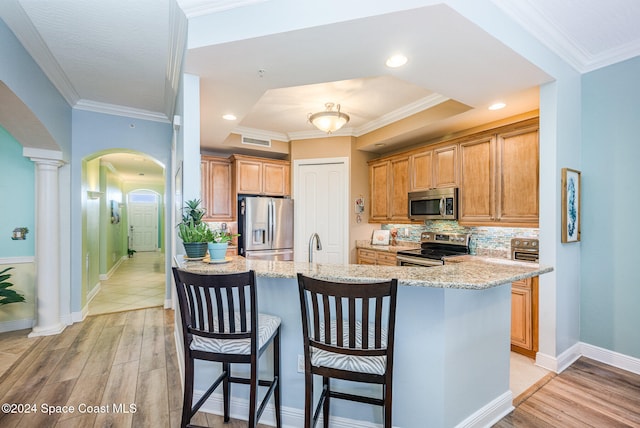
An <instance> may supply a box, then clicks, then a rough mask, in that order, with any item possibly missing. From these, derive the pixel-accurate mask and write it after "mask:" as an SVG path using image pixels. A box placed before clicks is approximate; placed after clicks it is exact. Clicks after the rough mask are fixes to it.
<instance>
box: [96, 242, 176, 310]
mask: <svg viewBox="0 0 640 428" xmlns="http://www.w3.org/2000/svg"><path fill="white" fill-rule="evenodd" d="M165 284H166V277H165V269H164V253H161V252H153V251H152V252H137V253H135V254H134V256H133V257H132V258H127V259H125V260H124V261H123V262H122V263H121V264H120V266H119V267H118V268H117V270H116V271H115V272H114V273H113V275H111V278H109V279H108V280H104V281H101V282H100V291H99V292H98V294H96V295H95V296H94V298H93V299H91V301H90V302H89V315H97V314H106V313H111V312H121V311H130V310H133V309H142V308H149V307H153V306H163V305H164V296H165V287H166V286H165Z"/></svg>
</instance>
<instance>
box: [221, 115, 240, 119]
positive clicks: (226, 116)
mask: <svg viewBox="0 0 640 428" xmlns="http://www.w3.org/2000/svg"><path fill="white" fill-rule="evenodd" d="M222 118H223V119H224V120H236V119H237V117H236V116H235V115H233V114H225V115H224V116H222Z"/></svg>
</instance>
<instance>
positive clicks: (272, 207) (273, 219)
mask: <svg viewBox="0 0 640 428" xmlns="http://www.w3.org/2000/svg"><path fill="white" fill-rule="evenodd" d="M267 212H268V213H269V226H268V227H269V246H271V248H273V239H274V237H275V223H276V215H275V214H276V213H275V205H274V203H273V201H272V200H270V201H269V209H268V210H267Z"/></svg>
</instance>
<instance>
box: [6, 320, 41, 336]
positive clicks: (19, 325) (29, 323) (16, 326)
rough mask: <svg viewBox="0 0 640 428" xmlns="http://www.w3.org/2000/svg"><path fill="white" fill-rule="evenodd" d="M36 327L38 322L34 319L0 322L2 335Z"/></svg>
mask: <svg viewBox="0 0 640 428" xmlns="http://www.w3.org/2000/svg"><path fill="white" fill-rule="evenodd" d="M34 325H36V320H34V319H23V320H12V321H3V322H0V333H6V332H8V331H16V330H24V329H27V328H33V326H34Z"/></svg>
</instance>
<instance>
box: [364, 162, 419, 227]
mask: <svg viewBox="0 0 640 428" xmlns="http://www.w3.org/2000/svg"><path fill="white" fill-rule="evenodd" d="M369 184H370V198H369V200H370V201H371V214H370V218H369V221H371V222H384V221H393V222H395V223H408V222H409V217H408V204H409V200H408V197H407V196H408V193H409V156H402V157H394V158H391V159H385V160H382V161H374V162H370V163H369Z"/></svg>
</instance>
